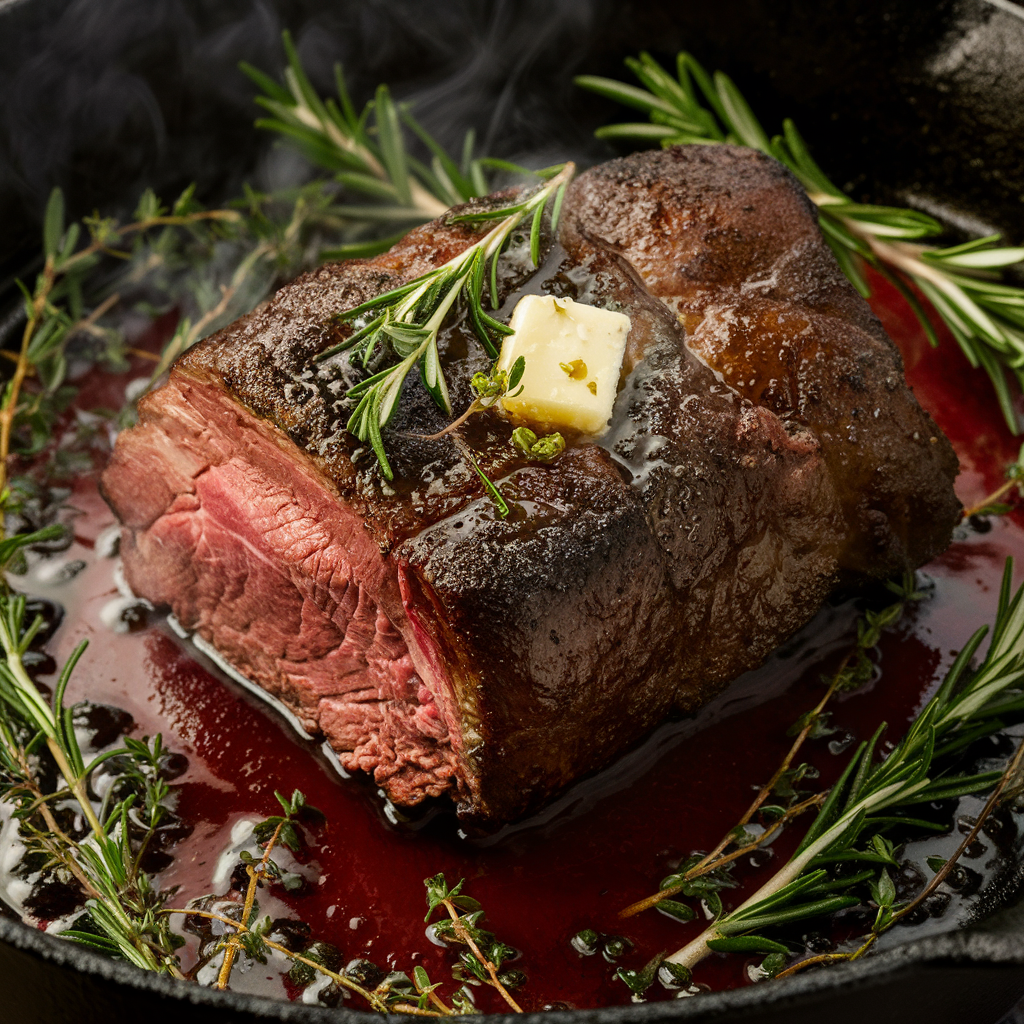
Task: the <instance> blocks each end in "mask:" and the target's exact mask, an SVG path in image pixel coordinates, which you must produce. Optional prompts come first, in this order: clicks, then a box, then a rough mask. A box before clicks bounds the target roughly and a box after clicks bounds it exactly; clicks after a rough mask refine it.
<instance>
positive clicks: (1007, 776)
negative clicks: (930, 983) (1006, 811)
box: [887, 739, 1024, 927]
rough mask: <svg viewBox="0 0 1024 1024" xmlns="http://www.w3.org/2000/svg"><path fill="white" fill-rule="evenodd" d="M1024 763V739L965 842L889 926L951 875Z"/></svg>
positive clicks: (895, 914)
mask: <svg viewBox="0 0 1024 1024" xmlns="http://www.w3.org/2000/svg"><path fill="white" fill-rule="evenodd" d="M1022 763H1024V739H1022V740H1021V741H1020V743H1018V744H1017V750H1016V751H1015V753H1014V755H1013V757H1012V758H1011V759H1010V761H1009V762H1008V764H1007V766H1006V770H1005V771H1004V772H1003V775H1002V778H1001V779H1000V780H999V782H998V783H996V788H995V789H993V790H992V793H991V794H990V795H989V798H988V800H987V801H986V802H985V806H984V807H983V808H982V810H981V813H980V814H979V815H978V817H977V819H976V820H975V822H974V825H973V827H972V828H971V831H970V832H968V833H967V835H966V836H964V840H963V842H962V843H961V844H960V845H959V846H958V847H957V848H956V852H955V853H954V854H953V855H952V856H951V857H950V858H949V859H948V860H947V861H946V863H945V864H943V865H942V867H941V868H939V870H938V871H936V872H935V875H934V876H933V877H932V879H931V881H930V882H929V883H928V884H927V885H926V886H925V887H924V888H923V889H922V890H921V892H920V893H918V894H917V896H915V897H914V899H913V900H911V901H910V903H908V904H907V905H906V906H905V907H901V908H900V909H899V910H897V911H896V913H894V914H893V916H892V921H891V922H890V924H889V926H887V927H891V925H892V924H894V923H895V922H896V921H898V920H899V919H900V918H901V917H905V916H906V915H907V914H909V913H910V912H911V911H912V910H914V909H915V908H916V907H919V906H920V905H921V904H922V903H923V902H924V901H925V900H926V899H927V898H928V897H929V896H931V894H932V893H933V892H935V890H936V889H937V888H938V887H939V886H940V885H941V884H942V883H943V882H944V881H945V880H946V879H947V878H948V877H949V873H950V872H951V871H952V870H953V868H954V867H956V864H957V862H958V861H959V860H960V858H961V857H962V856H963V855H964V853H966V852H967V850H968V849H969V848H970V846H971V844H972V843H973V842H974V841H975V840H976V839H977V838H978V833H979V832H981V830H982V828H984V826H985V823H986V822H987V821H988V819H989V817H990V816H991V814H992V812H993V811H994V810H995V809H996V807H997V806H998V805H999V801H1000V800H1001V799H1002V796H1003V793H1004V792H1005V790H1006V787H1007V786H1008V785H1009V784H1010V780H1011V779H1012V778H1013V777H1014V775H1015V774H1016V773H1017V771H1018V769H1019V768H1020V766H1021V764H1022Z"/></svg>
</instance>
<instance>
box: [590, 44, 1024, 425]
mask: <svg viewBox="0 0 1024 1024" xmlns="http://www.w3.org/2000/svg"><path fill="white" fill-rule="evenodd" d="M626 65H627V66H628V67H629V69H630V71H632V72H633V74H634V75H636V77H637V78H638V79H639V80H640V82H641V83H642V84H643V85H644V86H645V88H642V89H641V88H637V87H636V86H633V85H627V84H625V83H623V82H617V81H615V80H613V79H610V78H600V77H597V76H594V75H582V76H580V77H578V78H577V79H576V84H577V85H580V86H582V87H583V88H584V89H589V90H590V91H591V92H596V93H599V94H600V95H602V96H606V97H608V98H609V99H612V100H616V101H617V102H619V103H622V104H625V105H626V106H629V107H633V108H636V109H639V110H642V111H643V112H644V113H645V114H647V116H648V118H649V121H648V122H642V123H628V124H613V125H608V126H606V127H604V128H599V129H598V130H597V135H598V136H599V137H600V138H603V139H609V140H613V141H615V140H621V141H624V142H633V143H641V144H644V145H652V144H660V145H662V146H674V145H687V144H691V143H700V144H709V143H711V144H713V143H720V142H729V143H734V144H736V145H741V146H749V147H751V148H753V149H758V150H760V151H761V152H762V153H767V154H768V155H769V156H773V157H775V159H776V160H779V161H780V162H781V163H783V164H785V165H786V167H788V168H789V169H790V170H791V171H792V172H793V174H794V175H796V177H797V179H798V180H799V181H800V183H801V185H803V187H804V188H805V189H806V190H807V194H808V196H809V197H810V199H811V200H812V202H814V203H815V205H816V206H817V207H818V223H819V224H820V226H821V230H822V232H823V234H824V235H825V240H826V241H827V242H828V244H829V245H830V246H831V248H832V251H833V252H834V253H835V255H836V259H837V260H838V261H839V265H840V267H842V269H843V272H844V273H845V274H846V276H847V277H848V278H849V279H850V281H851V282H852V283H853V285H854V287H855V288H856V289H857V290H858V291H859V292H860V294H861V295H863V296H864V297H867V296H868V295H869V294H870V286H869V285H868V282H867V280H866V278H865V276H864V273H863V269H862V267H863V265H864V264H866V265H868V266H871V267H873V268H874V269H875V270H877V271H878V272H879V273H881V274H882V275H883V276H884V277H886V278H887V279H888V280H889V281H890V282H891V283H892V284H893V285H894V286H895V287H896V288H897V289H898V290H899V291H900V293H901V294H902V295H903V297H904V298H905V299H906V300H907V302H908V303H909V304H910V306H911V308H912V309H913V310H914V312H915V313H916V314H917V317H918V319H919V320H920V321H921V326H922V327H923V328H924V330H925V333H926V334H927V336H928V340H929V341H930V343H931V344H932V345H933V346H934V345H937V344H938V337H937V335H936V333H935V329H934V327H933V326H932V323H931V320H930V318H929V316H928V313H927V312H926V311H925V309H924V307H923V306H922V304H921V303H920V301H919V300H918V298H917V295H916V294H915V293H914V291H913V290H912V288H911V287H910V286H911V285H913V286H914V287H915V288H917V289H918V290H919V291H920V292H921V293H922V294H923V295H924V296H925V298H927V299H928V301H929V302H930V303H931V305H932V308H933V309H934V310H935V312H936V313H937V314H938V316H939V317H940V318H941V320H942V321H943V323H945V325H946V326H947V327H948V328H949V331H950V333H951V334H952V335H953V337H954V338H956V340H957V342H958V344H959V345H960V348H961V349H962V350H963V352H964V355H965V356H966V357H967V359H968V360H969V361H970V363H971V365H972V366H974V367H979V366H980V367H982V368H983V369H984V370H985V372H986V373H987V374H988V376H989V378H990V379H991V381H992V384H993V387H994V388H995V391H996V395H997V397H998V400H999V405H1000V408H1001V409H1002V412H1003V416H1004V417H1005V419H1006V422H1007V424H1008V426H1009V427H1010V429H1011V430H1012V431H1013V432H1014V433H1016V434H1019V433H1021V429H1022V425H1021V422H1020V420H1019V418H1018V415H1017V412H1016V410H1015V409H1014V406H1013V398H1012V395H1011V392H1010V389H1009V386H1008V382H1007V378H1008V377H1012V378H1013V379H1015V380H1016V381H1017V384H1018V387H1019V388H1024V289H1021V288H1019V287H1015V286H1013V285H1009V284H1006V283H1004V282H1003V281H1001V280H1000V279H999V273H998V272H999V271H1000V270H1002V269H1003V268H1004V267H1008V266H1011V265H1013V264H1016V263H1020V262H1021V261H1024V248H1021V247H1014V246H999V245H998V244H997V243H998V242H999V240H1000V236H999V235H990V236H988V237H986V238H977V239H974V240H972V241H969V242H964V243H963V244H961V245H954V246H950V247H948V248H934V247H930V246H927V245H922V244H921V243H920V242H918V241H917V239H921V238H928V237H934V236H935V235H940V234H942V233H943V227H942V225H941V224H939V222H938V221H936V220H935V219H934V218H932V217H929V216H928V215H927V214H925V213H921V212H920V211H918V210H910V209H905V208H901V207H895V206H878V205H874V204H864V203H855V202H853V200H851V199H850V197H849V196H847V195H846V194H845V193H844V192H843V191H842V190H841V189H839V188H837V187H836V186H835V185H834V184H833V183H832V182H831V181H829V179H828V178H827V177H826V176H825V174H824V173H823V172H822V170H821V168H820V167H818V165H817V164H816V163H815V161H814V158H813V157H812V156H811V154H810V151H809V150H808V148H807V145H806V143H805V142H804V140H803V137H802V136H801V135H800V133H799V132H798V131H797V129H796V126H795V125H794V124H793V122H792V121H790V120H788V119H787V120H785V121H784V122H783V126H782V134H781V135H776V136H774V137H772V138H769V136H768V134H767V132H765V130H764V128H763V127H762V126H761V124H760V122H759V121H758V120H757V118H756V117H755V116H754V113H753V111H752V110H751V109H750V105H749V104H748V103H747V101H746V100H745V99H744V98H743V96H742V94H741V93H740V91H739V89H737V88H736V86H735V84H734V83H733V82H732V80H731V79H730V78H729V77H728V76H727V75H725V74H723V73H722V72H721V71H716V72H715V74H714V75H713V76H711V75H709V74H708V73H707V72H706V71H705V70H704V68H703V67H702V66H701V65H700V64H699V63H698V62H697V61H696V60H695V59H694V58H693V56H691V55H690V54H689V53H680V54H679V55H678V57H677V59H676V74H675V76H673V75H671V74H670V73H669V72H668V71H666V70H665V69H664V68H663V67H662V66H661V65H660V64H659V63H658V62H657V61H656V60H654V58H653V57H651V56H650V55H649V54H646V53H643V54H641V55H640V56H639V57H638V58H629V59H628V60H627V61H626Z"/></svg>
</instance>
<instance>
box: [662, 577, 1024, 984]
mask: <svg viewBox="0 0 1024 1024" xmlns="http://www.w3.org/2000/svg"><path fill="white" fill-rule="evenodd" d="M1012 572H1013V562H1012V559H1007V563H1006V568H1005V571H1004V575H1003V583H1002V587H1001V590H1000V595H999V604H998V609H997V612H996V618H995V622H994V624H993V626H992V629H991V634H992V636H991V642H990V645H989V649H988V652H987V654H986V655H985V658H984V659H983V661H982V663H981V665H980V666H979V667H978V668H977V670H976V671H974V672H970V671H969V666H970V663H971V659H972V658H973V657H974V655H975V654H976V653H977V651H978V649H979V647H980V645H981V643H982V641H983V640H984V638H985V637H986V635H987V634H988V633H989V632H990V631H989V628H988V627H987V626H986V627H982V628H981V629H979V630H978V631H977V632H975V634H974V635H973V636H972V637H971V639H970V640H969V641H968V642H967V644H966V645H965V647H964V648H963V650H961V652H960V654H959V655H958V656H957V658H956V660H955V661H954V663H953V665H952V666H951V668H950V669H949V671H948V672H947V673H946V676H945V678H944V680H943V682H942V684H941V686H940V687H939V689H938V691H937V692H936V693H935V695H934V696H933V697H932V698H931V700H930V701H929V702H928V703H927V704H926V705H925V707H924V709H923V710H922V711H921V712H920V714H919V715H918V716H917V717H916V718H915V719H914V721H913V722H912V724H911V726H910V729H909V731H908V732H907V734H906V736H904V737H903V739H902V740H901V741H900V742H899V743H898V744H897V745H896V746H895V747H894V748H893V750H892V751H891V752H890V753H889V754H887V755H886V756H885V757H883V758H882V759H881V760H880V761H878V762H876V760H875V754H876V749H877V745H878V742H879V740H880V738H881V735H882V732H883V731H884V729H885V725H884V723H883V724H882V725H881V726H880V727H879V729H878V730H877V731H876V732H875V734H874V736H872V738H871V739H870V740H868V741H866V742H863V743H861V744H860V746H859V747H858V748H857V751H856V752H855V753H854V755H853V757H852V758H851V759H850V761H849V762H848V764H847V766H846V769H845V771H844V772H843V774H842V776H841V777H840V779H839V781H838V782H837V783H836V784H835V785H834V786H833V787H832V788H831V789H830V790H829V791H828V795H827V797H826V799H825V800H824V802H823V803H822V806H821V809H820V810H819V812H818V815H817V817H816V818H815V820H814V822H813V823H812V824H811V826H810V828H809V829H808V831H807V832H806V834H805V835H804V837H803V840H802V841H801V843H800V845H799V847H798V848H797V851H796V852H795V853H794V855H793V856H792V857H791V858H790V860H789V861H788V862H787V863H786V864H785V865H784V867H783V868H782V869H781V870H779V871H778V872H776V874H775V875H774V876H773V877H772V878H771V879H770V880H769V881H768V882H766V883H765V884H764V885H763V886H762V887H761V888H760V889H759V890H758V891H757V892H756V893H754V894H753V895H752V896H751V897H750V898H749V899H747V900H745V901H744V902H743V903H742V904H741V905H740V906H739V907H737V908H736V909H734V910H732V911H730V912H728V913H726V914H723V915H722V916H721V917H719V918H718V919H717V920H716V921H715V922H714V923H713V924H712V925H711V926H710V927H709V928H707V929H706V930H705V931H704V932H702V933H701V935H699V936H698V937H697V938H695V939H694V940H693V941H692V942H690V943H688V944H687V945H686V946H684V947H682V948H681V949H679V950H677V951H676V952H675V953H673V954H672V955H671V956H670V957H668V958H667V961H668V962H671V963H676V964H679V965H681V966H683V967H686V968H687V969H692V968H693V967H694V966H696V964H698V963H699V962H700V961H701V960H702V959H703V958H704V957H705V956H707V955H708V953H709V952H710V951H712V950H713V949H715V948H720V941H719V940H722V939H730V938H733V937H736V936H749V935H751V934H754V933H757V932H759V931H760V930H762V929H764V928H769V927H772V926H775V925H778V924H784V923H787V922H789V921H795V920H800V919H803V918H806V917H814V916H818V915H821V914H825V913H830V912H832V911H834V910H838V909H841V908H842V907H844V906H851V905H853V904H855V903H859V902H860V900H859V898H858V897H856V896H853V895H849V894H847V893H845V892H844V891H843V890H845V889H849V888H850V886H851V885H852V884H853V879H852V878H851V877H849V876H847V877H843V876H841V875H838V876H837V875H836V874H835V872H836V869H837V868H836V866H837V865H843V864H847V863H850V862H861V863H865V864H881V865H882V868H881V871H880V872H879V874H878V878H877V880H876V881H875V882H874V883H873V885H874V888H873V894H874V898H875V902H876V904H877V905H878V907H879V914H878V918H877V920H876V923H875V927H874V929H873V933H874V932H879V933H880V932H881V931H883V930H886V929H887V928H889V927H891V926H892V924H894V923H895V920H896V919H897V917H896V914H897V910H896V909H895V907H894V903H895V889H894V888H893V886H892V880H891V878H890V877H889V875H888V872H887V869H886V865H887V864H892V863H895V861H894V857H893V846H892V844H891V843H890V842H889V841H888V840H886V839H885V838H884V836H882V834H881V833H882V832H883V831H884V830H885V829H886V828H888V827H890V826H891V825H893V824H894V823H904V824H908V825H911V826H913V825H925V826H927V827H934V826H932V825H931V824H930V823H921V822H918V821H917V820H916V819H908V818H905V817H902V813H905V812H906V810H907V809H909V808H912V807H914V806H918V805H920V804H924V803H929V802H931V801H934V800H945V799H951V798H954V797H959V796H963V795H966V794H971V793H979V792H984V791H986V790H988V789H990V788H991V787H992V786H995V785H1005V781H1004V780H1006V779H1008V778H1009V777H1010V774H1011V771H1010V770H1008V771H1007V772H1000V771H996V772H980V773H977V774H974V775H969V776H961V775H954V774H951V773H950V768H949V767H944V765H948V764H949V763H950V762H949V760H948V759H950V758H951V757H952V756H953V755H955V754H957V753H959V752H960V751H962V750H963V749H965V748H966V747H967V746H968V745H969V744H970V743H972V742H974V741H975V740H976V739H978V738H979V737H981V736H984V735H988V734H990V733H992V732H994V731H995V730H997V729H998V728H1000V727H1001V725H1002V718H1003V717H1004V716H1006V715H1009V714H1015V713H1018V712H1020V711H1022V710H1024V694H1022V692H1021V689H1020V687H1021V684H1022V683H1024V587H1022V588H1019V589H1018V590H1017V591H1016V592H1013V590H1012V585H1011V584H1012ZM1013 767H1014V765H1013V764H1011V766H1010V769H1012V768H1013ZM894 811H898V812H901V814H900V815H897V816H896V817H894V816H893V812H894ZM872 941H873V940H872ZM714 943H718V944H719V945H718V946H716V945H713V944H714Z"/></svg>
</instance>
